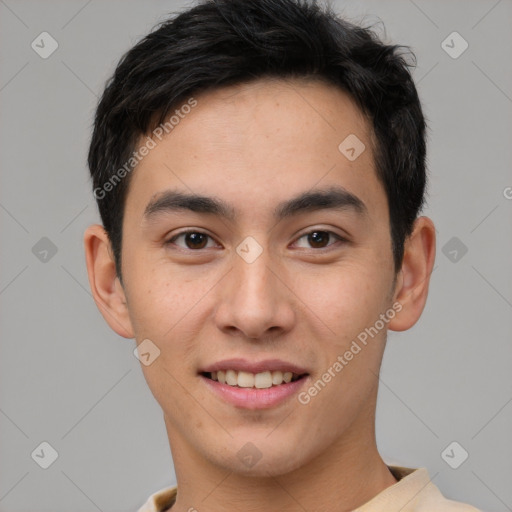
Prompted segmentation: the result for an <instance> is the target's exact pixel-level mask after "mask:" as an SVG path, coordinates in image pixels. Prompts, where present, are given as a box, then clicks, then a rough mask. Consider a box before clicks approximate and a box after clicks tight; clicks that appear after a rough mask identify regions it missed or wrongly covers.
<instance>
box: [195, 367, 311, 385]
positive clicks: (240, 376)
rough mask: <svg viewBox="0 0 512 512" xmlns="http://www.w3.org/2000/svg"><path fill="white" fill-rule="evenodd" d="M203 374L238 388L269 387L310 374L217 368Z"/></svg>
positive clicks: (294, 380)
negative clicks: (252, 371) (254, 371)
mask: <svg viewBox="0 0 512 512" xmlns="http://www.w3.org/2000/svg"><path fill="white" fill-rule="evenodd" d="M201 375H202V376H203V377H206V378H207V379H210V380H213V381H217V382H219V383H220V384H226V385H228V386H232V387H238V388H255V389H268V388H272V387H276V386H281V385H283V384H288V383H290V382H296V381H298V380H300V379H303V378H304V377H307V375H309V374H308V373H301V374H299V373H294V372H289V371H281V370H276V371H264V372H259V373H251V372H246V371H241V370H240V371H237V370H231V369H229V370H217V371H213V372H202V373H201Z"/></svg>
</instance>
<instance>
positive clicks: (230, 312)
mask: <svg viewBox="0 0 512 512" xmlns="http://www.w3.org/2000/svg"><path fill="white" fill-rule="evenodd" d="M224 279H225V281H224V282H223V283H222V292H221V297H220V303H219V304H218V306H217V309H216V311H215V322H216V324H217V327H218V328H219V329H221V330H222V331H224V332H226V333H228V334H232V335H233V334H238V335H240V336H242V335H243V337H245V338H251V339H262V338H267V339H268V337H269V336H270V337H272V338H275V337H276V336H279V335H280V334H283V333H285V332H287V331H290V330H291V329H292V326H293V325H294V322H295V311H294V307H293V303H294V295H293V292H292V291H291V290H290V284H289V283H287V282H286V281H287V280H286V278H285V276H284V275H283V270H282V269H281V270H280V266H279V264H278V263H276V262H275V261H274V262H273V261H272V260H271V258H270V257H269V253H268V250H264V251H263V252H262V254H261V255H260V256H259V257H258V258H257V259H256V260H255V261H252V262H251V263H249V262H248V261H246V260H244V259H243V258H242V257H240V256H239V255H238V254H234V255H233V268H232V270H231V271H230V272H229V273H228V274H227V275H226V276H225V278H224Z"/></svg>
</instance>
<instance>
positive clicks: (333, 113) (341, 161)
mask: <svg viewBox="0 0 512 512" xmlns="http://www.w3.org/2000/svg"><path fill="white" fill-rule="evenodd" d="M195 100H196V101H197V105H195V106H194V107H193V108H192V109H190V112H189V113H188V114H187V115H184V116H183V117H182V118H181V117H180V120H179V123H178V124H177V125H176V126H175V127H174V128H173V130H172V131H170V132H169V133H168V134H166V135H165V136H164V137H162V140H158V139H157V138H155V142H156V146H155V147H154V148H153V149H151V151H149V154H148V155H147V156H145V157H144V158H143V160H142V161H141V162H140V163H139V165H138V166H137V168H136V170H135V171H134V174H133V176H132V180H131V183H130V187H129V191H128V195H127V200H126V206H125V215H124V221H123V245H122V261H123V266H122V274H123V284H124V294H125V297H126V305H127V309H128V315H129V322H130V325H131V329H132V332H133V336H134V337H135V338H136V340H137V343H140V342H142V341H143V340H146V339H149V340H151V342H152V343H153V344H154V345H155V346H156V347H158V349H159V350H160V355H159V356H158V357H157V358H156V359H155V360H154V362H152V363H151V364H150V365H148V366H145V365H142V369H143V371H144V375H145V378H146V380H147V382H148V385H149V387H150V389H151V391H152V393H153V395H154V396H155V398H156V400H157V401H158V403H159V404H160V406H161V407H162V409H163V412H164V417H165V422H166V426H167V429H168V433H169V436H170V439H171V447H173V448H174V449H175V450H176V451H178V450H181V451H182V452H187V453H188V454H189V455H192V454H193V456H195V457H200V458H201V459H204V460H205V461H209V463H212V464H215V465H217V466H220V467H222V468H226V469H229V470H230V471H235V472H238V473H244V474H252V475H265V474H267V472H268V471H271V472H272V474H274V475H277V474H282V473H285V472H288V471H291V470H294V469H296V468H299V467H300V466H302V465H304V464H307V462H308V461H311V460H313V459H314V458H315V457H317V456H319V455H321V454H323V453H325V452H326V450H328V449H329V450H334V451H336V449H337V448H340V449H341V447H342V446H346V445H347V444H349V443H357V440H358V439H361V438H363V437H364V433H365V432H369V431H370V430H371V428H372V423H373V414H374V408H375V396H376V389H377V388H376V384H377V380H378V379H377V377H376V375H377V374H378V372H379V366H380V363H381V358H382V354H383V350H384V344H385V336H386V327H387V325H386V322H385V321H384V317H386V318H389V316H391V312H390V310H393V308H392V304H393V301H394V298H395V297H394V288H393V284H394V277H395V275H394V268H393V258H392V251H391V239H390V228H389V216H388V205H387V199H386V194H385V191H384V189H383V187H382V185H381V183H380V182H379V181H378V179H377V177H376V172H375V165H374V162H373V155H372V150H371V146H372V144H371V133H370V129H369V125H368V123H367V121H366V120H365V118H364V117H363V115H362V114H361V112H360V111H359V110H358V108H357V107H356V106H355V105H354V103H353V102H352V101H351V100H350V99H349V97H348V96H347V95H345V94H344V93H343V92H341V91H339V90H338V89H336V88H334V87H332V86H329V85H326V84H323V83H319V82H309V83H306V82H298V81H294V82H284V81H268V80H267V81H258V82H254V83H251V84H250V85H242V86H240V85H238V86H235V87H229V88H224V89H220V90H217V91H215V92H209V93H207V94H203V95H198V96H197V97H195ZM187 110H188V109H187ZM354 135H355V136H356V137H357V139H359V141H360V142H362V143H363V144H364V146H365V149H364V150H363V151H362V153H361V154H360V155H359V156H357V158H355V159H354V158H353V157H354V155H357V153H358V152H359V149H360V148H362V146H354V140H356V139H354V138H352V139H349V141H352V144H348V146H349V147H348V149H347V148H346V147H345V146H342V149H343V148H345V149H344V152H343V151H341V150H340V149H339V145H340V144H341V143H342V142H343V141H344V140H345V139H346V138H347V137H348V136H352V137H353V136H354ZM358 144H359V143H358ZM350 147H354V148H355V151H351V150H350ZM347 155H348V156H350V157H351V158H347ZM173 194H174V195H173ZM177 194H181V195H177ZM189 195H194V196H202V197H203V198H204V199H203V200H202V201H200V200H190V198H188V200H187V197H185V196H189ZM301 199H302V200H301ZM392 312H393V313H396V314H397V312H396V310H394V311H392ZM386 315H387V316H386ZM379 319H380V321H379ZM382 325H384V327H383V328H382V327H381V326H382ZM370 328H373V330H371V329H370ZM368 329H370V331H368ZM375 331H377V332H376V333H375ZM369 332H371V333H372V335H371V336H370V335H369V334H368V333H369ZM364 333H366V343H363V342H362V340H363V339H364V338H365V336H364ZM354 342H355V343H356V345H354ZM146 343H147V342H146ZM356 346H357V347H359V349H358V348H356ZM348 353H351V354H352V357H350V354H348ZM336 363H338V364H336ZM340 367H341V368H340ZM290 372H291V378H292V381H291V382H286V381H287V380H289V379H290ZM256 374H257V375H256ZM255 375H256V377H255ZM329 375H330V378H329ZM214 379H217V380H214ZM224 379H228V382H231V383H232V384H233V383H236V386H234V385H230V384H229V383H223V380H224ZM283 379H284V381H283ZM273 381H275V382H276V383H277V384H272V385H271V383H272V382H273ZM255 385H258V386H262V387H253V386H255ZM270 385H271V387H269V386H270ZM244 386H249V387H247V388H246V387H244ZM315 390H316V392H315ZM247 443H250V444H247ZM178 446H179V447H180V448H178ZM297 446H300V447H301V449H300V450H297ZM247 454H248V455H249V456H253V459H254V457H255V458H256V459H258V458H260V456H261V458H260V460H259V461H258V463H257V464H252V463H250V462H249V463H248V461H249V460H250V459H248V458H246V457H245V455H247Z"/></svg>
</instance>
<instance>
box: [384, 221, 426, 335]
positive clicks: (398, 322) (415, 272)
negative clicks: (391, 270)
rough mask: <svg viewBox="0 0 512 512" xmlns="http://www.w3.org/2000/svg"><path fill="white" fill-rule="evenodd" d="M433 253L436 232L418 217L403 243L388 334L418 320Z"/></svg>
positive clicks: (424, 299)
mask: <svg viewBox="0 0 512 512" xmlns="http://www.w3.org/2000/svg"><path fill="white" fill-rule="evenodd" d="M435 254H436V230H435V227H434V223H433V222H432V220H430V219H429V218H428V217H418V218H417V219H416V221H415V223H414V228H413V231H412V233H411V235H410V236H409V238H408V239H407V240H406V241H405V247H404V257H403V261H402V268H401V270H400V272H399V275H398V277H397V284H396V289H395V295H394V298H395V301H396V302H398V303H400V305H401V310H400V312H399V313H398V314H397V315H396V316H395V318H393V320H391V321H390V322H389V324H388V328H389V329H390V330H392V331H405V330H407V329H410V328H411V327H412V326H413V325H414V324H415V323H416V322H417V321H418V319H419V318H420V316H421V313H422V312H423V309H424V307H425V304H426V301H427V296H428V287H429V283H430V275H431V274H432V269H433V267H434V261H435Z"/></svg>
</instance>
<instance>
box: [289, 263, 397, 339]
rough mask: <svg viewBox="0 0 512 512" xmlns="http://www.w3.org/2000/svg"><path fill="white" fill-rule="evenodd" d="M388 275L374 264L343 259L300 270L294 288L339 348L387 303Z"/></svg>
mask: <svg viewBox="0 0 512 512" xmlns="http://www.w3.org/2000/svg"><path fill="white" fill-rule="evenodd" d="M388 286H389V284H388V277H387V276H386V274H385V273H380V272H378V271H376V269H375V264H372V265H371V266H370V265H367V264H364V263H363V262H361V261H360V262H355V261H352V262H350V261H344V262H342V263H340V264H339V265H336V266H332V267H330V268H323V269H317V270H315V271H314V272H311V271H309V272H308V273H299V274H298V275H297V278H296V279H295V284H294V287H293V289H294V291H295V292H296V294H297V296H298V297H299V299H301V301H302V302H303V304H304V305H305V310H306V311H309V313H308V316H309V317H312V318H315V317H316V318H317V320H316V321H317V323H320V324H322V325H323V326H324V328H325V331H326V333H328V334H329V335H328V339H329V340H330V342H329V343H331V344H332V341H333V340H334V342H335V346H336V348H340V347H339V345H344V344H346V343H347V342H348V341H351V340H352V339H353V338H354V337H356V336H357V334H358V333H359V332H360V331H361V330H363V329H364V328H365V327H367V326H368V325H372V324H373V323H374V322H375V320H376V319H377V318H378V317H379V314H380V313H382V312H383V311H381V309H382V308H384V307H385V300H384V299H385V297H386V295H387V292H388Z"/></svg>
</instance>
